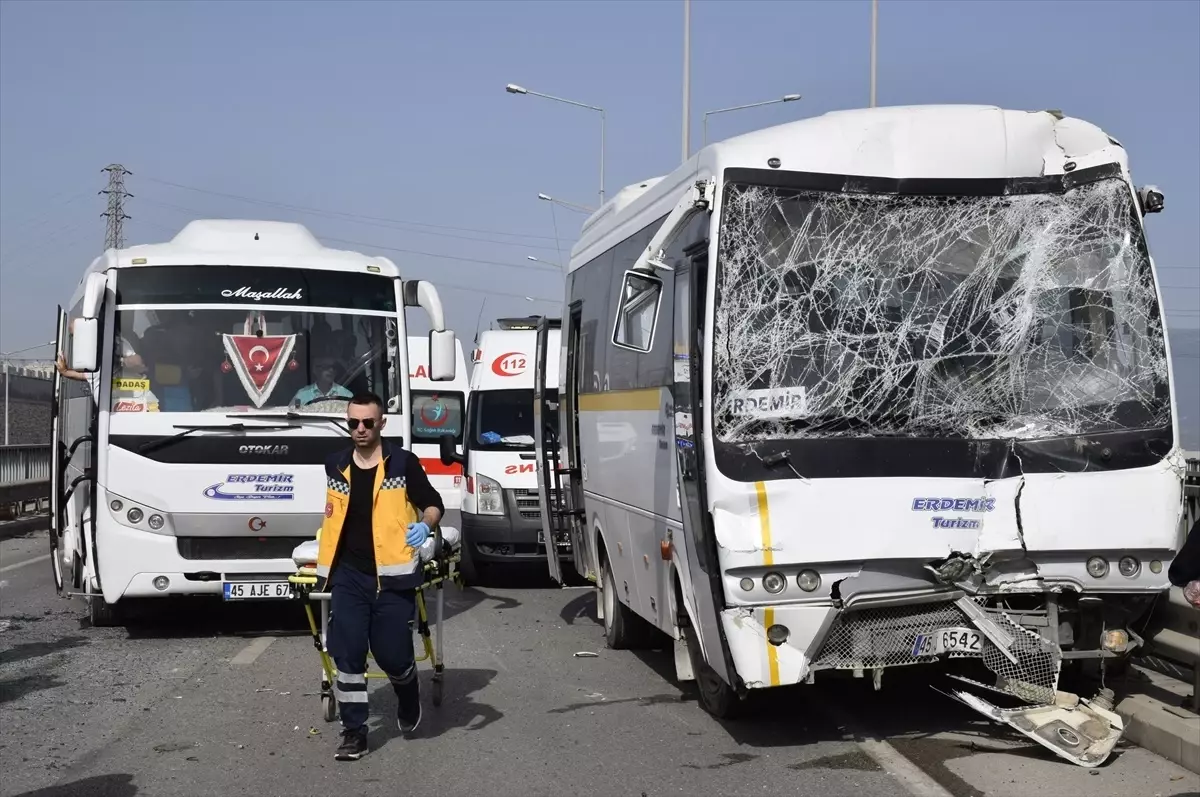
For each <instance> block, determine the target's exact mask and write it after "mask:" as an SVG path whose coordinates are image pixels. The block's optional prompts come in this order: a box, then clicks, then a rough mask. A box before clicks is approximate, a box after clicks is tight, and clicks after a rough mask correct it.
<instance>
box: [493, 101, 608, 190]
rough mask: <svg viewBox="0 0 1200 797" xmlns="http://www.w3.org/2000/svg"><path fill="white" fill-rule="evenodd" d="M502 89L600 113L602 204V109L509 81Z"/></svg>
mask: <svg viewBox="0 0 1200 797" xmlns="http://www.w3.org/2000/svg"><path fill="white" fill-rule="evenodd" d="M504 90H505V91H507V92H508V93H509V94H528V95H529V96H531V97H541V98H542V99H546V100H554V101H555V102H561V103H565V104H567V105H574V106H575V107H576V108H586V109H587V110H589V111H599V113H600V204H601V205H603V204H604V123H605V116H604V109H603V108H601V107H599V106H598V105H588V104H586V103H582V102H575V101H574V100H566V99H563V98H562V97H555V96H554V95H553V94H542V93H540V92H537V91H530V90H529V89H527V88H525V87H524V86H518V85H517V84H516V83H509V84H508V85H507V86H505V87H504Z"/></svg>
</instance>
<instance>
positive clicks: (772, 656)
mask: <svg viewBox="0 0 1200 797" xmlns="http://www.w3.org/2000/svg"><path fill="white" fill-rule="evenodd" d="M773 625H775V610H774V609H763V629H764V630H765V629H767V628H770V627H771V626H773ZM763 638H764V639H766V635H765V634H764V636H763ZM767 671H768V673H769V675H770V678H771V686H779V651H778V650H776V649H775V646H774V645H772V644H771V642H770V641H769V640H768V641H767Z"/></svg>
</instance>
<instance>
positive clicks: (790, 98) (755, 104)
mask: <svg viewBox="0 0 1200 797" xmlns="http://www.w3.org/2000/svg"><path fill="white" fill-rule="evenodd" d="M798 99H800V95H799V94H784V95H783V96H782V97H779V98H777V99H774V100H763V101H762V102H752V103H749V104H747V105H734V106H733V107H732V108H718V109H717V110H715V111H705V112H704V143H705V144H708V117H709V116H711V115H713V114H714V113H729V112H730V111H744V110H745V109H747V108H761V107H762V106H764V105H775V104H777V103H781V102H795V101H796V100H798Z"/></svg>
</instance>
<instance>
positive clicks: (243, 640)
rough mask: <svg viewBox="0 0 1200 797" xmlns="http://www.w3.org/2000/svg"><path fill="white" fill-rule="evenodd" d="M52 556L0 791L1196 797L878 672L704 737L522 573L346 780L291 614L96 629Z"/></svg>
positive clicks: (1130, 764) (2, 632) (5, 599)
mask: <svg viewBox="0 0 1200 797" xmlns="http://www.w3.org/2000/svg"><path fill="white" fill-rule="evenodd" d="M45 551H46V544H45V537H44V532H42V533H31V534H27V535H25V536H21V537H17V538H14V539H8V540H3V541H0V772H3V776H2V777H0V795H20V797H66V796H67V795H72V797H73V796H74V795H87V796H88V797H134V796H135V795H136V796H137V797H158V796H159V795H162V796H163V797H183V796H184V795H232V794H237V795H283V794H288V795H322V797H325V796H327V795H331V794H332V795H341V794H346V795H350V794H353V795H385V794H386V795H395V794H405V793H425V794H430V795H438V797H442V796H443V795H444V796H445V797H455V796H457V795H477V794H481V793H485V794H487V795H489V797H506V796H507V795H520V797H533V796H534V795H561V794H571V795H634V797H637V795H646V796H647V797H654V796H657V795H669V794H681V795H694V794H711V795H758V794H761V795H771V796H772V797H780V795H792V794H811V795H830V796H831V797H833V796H836V795H853V796H854V797H884V796H885V795H897V794H901V795H903V794H917V795H922V797H945V796H946V795H947V794H952V795H956V796H957V797H967V796H968V795H1021V796H1022V797H1024V795H1029V794H1035V795H1038V794H1040V795H1056V797H1057V796H1059V795H1087V796H1088V797H1104V796H1105V795H1114V797H1115V796H1116V795H1120V797H1152V796H1153V795H1160V796H1161V797H1182V795H1191V794H1196V793H1197V792H1200V777H1198V776H1196V775H1194V774H1192V773H1190V772H1187V771H1186V770H1183V769H1180V768H1179V767H1176V766H1175V765H1173V764H1171V763H1170V762H1168V761H1165V760H1163V759H1161V758H1159V757H1157V756H1155V755H1153V754H1151V753H1149V752H1146V751H1144V750H1141V749H1139V748H1136V747H1131V746H1126V747H1122V748H1121V750H1120V751H1119V753H1118V754H1117V755H1115V756H1114V757H1113V758H1112V759H1110V761H1109V762H1108V763H1107V764H1106V765H1105V766H1104V767H1102V768H1100V769H1097V770H1090V771H1089V770H1085V769H1082V768H1079V767H1075V766H1073V765H1071V764H1068V763H1066V762H1062V761H1060V760H1059V759H1057V758H1055V757H1053V756H1052V755H1050V754H1049V753H1048V752H1045V751H1043V750H1042V749H1041V748H1039V747H1037V746H1035V745H1032V744H1028V743H1026V742H1025V741H1024V740H1023V739H1022V738H1021V737H1017V736H1014V735H1012V734H1009V733H1007V732H1006V731H1005V730H1004V729H1002V728H998V727H996V726H993V725H991V724H989V723H987V722H985V721H983V720H982V719H976V718H975V716H974V715H973V714H972V713H971V712H969V711H968V710H967V709H965V708H963V707H961V706H959V705H958V704H956V703H954V702H953V701H951V700H950V699H949V698H947V697H945V696H944V695H941V694H939V693H938V692H936V691H934V689H931V688H930V684H929V680H928V677H927V675H925V674H923V673H922V671H919V670H913V671H911V672H910V673H906V674H903V675H902V676H897V677H895V678H893V677H892V676H891V675H890V674H889V676H888V677H887V678H885V681H884V688H883V691H882V692H880V693H875V692H873V691H872V688H871V681H870V679H865V680H858V681H855V680H852V679H847V680H845V681H837V682H829V683H826V684H822V682H821V681H818V684H817V687H816V688H812V687H807V688H806V687H800V688H798V689H795V690H792V691H784V692H776V693H772V694H770V695H769V696H767V697H765V698H764V699H761V700H759V701H757V702H756V705H755V706H754V708H753V710H752V712H751V714H750V717H749V718H748V719H747V720H743V721H741V722H738V723H727V724H723V723H719V722H717V721H715V720H713V719H712V718H711V717H709V716H708V715H707V714H705V713H704V711H703V710H702V709H701V708H700V707H699V706H698V705H697V703H696V701H695V698H694V696H693V693H692V692H691V690H690V689H686V688H684V689H681V688H680V687H679V686H678V685H677V684H676V683H675V682H674V680H673V678H672V676H673V664H672V659H671V655H670V653H669V652H666V651H663V652H648V653H642V654H637V655H635V654H633V653H628V652H619V651H609V650H606V649H605V647H604V642H603V637H602V632H601V629H600V626H599V625H598V624H597V623H596V621H595V599H594V595H593V592H592V591H591V590H589V589H558V588H554V587H552V586H551V585H550V584H549V582H547V581H546V580H545V579H544V578H542V577H541V576H540V574H539V573H537V572H528V571H525V572H520V573H516V574H513V575H512V577H511V578H506V579H504V581H503V582H502V583H497V584H496V585H494V586H488V587H486V588H482V589H468V590H466V591H464V592H460V591H458V590H457V589H453V588H452V589H451V590H450V592H449V594H448V598H449V601H448V604H447V605H448V613H449V615H450V618H449V620H448V621H447V623H446V643H445V644H446V660H447V668H448V672H447V679H446V699H445V702H444V703H443V705H442V706H441V707H440V708H436V709H435V708H433V707H432V706H431V705H430V704H429V702H428V687H427V686H426V687H425V697H426V703H425V717H424V720H423V722H422V725H421V728H420V729H419V731H418V733H417V736H416V738H413V739H407V740H406V739H402V738H399V737H398V735H397V732H396V731H395V725H394V722H393V717H394V712H395V701H394V698H393V697H392V695H391V692H390V689H388V688H387V686H386V685H382V686H381V685H380V682H378V681H375V682H372V683H373V684H374V685H373V691H372V700H371V709H372V719H371V727H372V733H371V748H372V750H371V753H370V754H369V755H368V756H367V757H366V758H364V759H363V760H361V761H358V762H355V763H341V762H337V761H334V760H333V749H334V747H335V746H336V739H337V726H336V724H326V723H324V722H322V720H321V717H320V705H319V702H318V698H317V697H316V692H317V689H318V687H319V680H320V672H319V665H318V660H317V656H316V652H315V651H314V650H313V647H312V642H311V639H310V638H309V637H308V636H307V634H306V633H305V631H304V624H303V621H302V613H301V610H300V608H299V607H298V606H294V605H279V604H275V605H246V604H231V605H225V604H221V603H220V602H216V603H206V602H199V603H195V602H172V603H171V604H170V605H169V606H167V605H161V606H159V607H157V608H155V609H154V610H152V611H149V612H147V613H145V614H143V616H141V617H140V618H138V619H136V620H135V621H134V622H133V623H132V624H131V625H130V626H128V627H127V628H121V629H94V628H90V627H89V625H88V623H87V620H86V612H85V610H84V607H83V605H82V604H81V603H79V602H72V601H68V600H63V599H60V598H58V597H56V596H55V594H54V589H53V586H52V584H51V579H50V570H49V564H48V562H47V560H46V558H45ZM582 651H588V652H593V653H596V654H598V655H596V656H595V657H576V656H575V655H574V654H575V653H576V652H582ZM422 666H423V667H425V665H422ZM428 675H429V670H428V669H427V668H426V669H424V670H423V677H424V679H425V683H426V684H427V683H428V681H427V679H428Z"/></svg>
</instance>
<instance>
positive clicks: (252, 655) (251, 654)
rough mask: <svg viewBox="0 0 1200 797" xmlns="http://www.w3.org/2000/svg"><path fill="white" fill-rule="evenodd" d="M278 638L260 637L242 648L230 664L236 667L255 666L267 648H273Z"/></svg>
mask: <svg viewBox="0 0 1200 797" xmlns="http://www.w3.org/2000/svg"><path fill="white" fill-rule="evenodd" d="M275 639H276V637H273V636H260V637H256V638H255V639H252V640H250V644H249V645H246V647H244V648H242V649H241V651H239V652H238V654H237V655H236V656H234V657H233V658H232V659H230V661H229V663H230V664H234V665H243V664H253V663H254V661H255V660H256V659H257V658H258V657H259V656H261V655H262V654H263V651H265V650H266V649H267V648H269V647H271V643H272V642H274V641H275Z"/></svg>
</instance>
